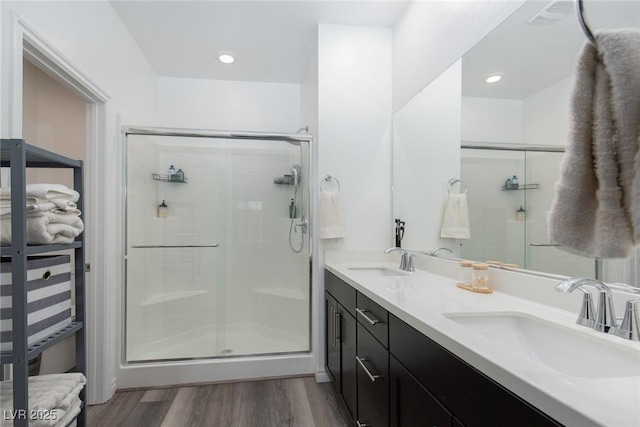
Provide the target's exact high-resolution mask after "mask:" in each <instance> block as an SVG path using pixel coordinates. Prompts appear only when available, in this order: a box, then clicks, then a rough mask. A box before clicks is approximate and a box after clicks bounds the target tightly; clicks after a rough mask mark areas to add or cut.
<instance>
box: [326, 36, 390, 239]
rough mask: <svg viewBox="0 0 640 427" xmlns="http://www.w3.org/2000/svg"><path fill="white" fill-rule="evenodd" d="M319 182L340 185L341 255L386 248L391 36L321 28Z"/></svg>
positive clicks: (388, 191)
mask: <svg viewBox="0 0 640 427" xmlns="http://www.w3.org/2000/svg"><path fill="white" fill-rule="evenodd" d="M318 34H319V39H318V43H319V44H318V46H319V47H318V52H319V53H318V55H319V59H318V76H319V78H318V91H319V108H318V123H319V129H318V136H319V138H318V139H319V140H318V162H319V165H318V176H319V177H320V178H321V177H323V176H325V175H327V174H330V175H332V176H335V177H336V178H338V180H340V184H341V195H342V201H343V207H344V217H345V233H346V237H345V238H344V239H343V240H342V241H340V242H337V243H336V242H328V241H327V242H325V243H324V244H325V247H329V246H334V245H338V247H341V248H345V249H385V248H387V247H389V246H392V243H393V241H392V233H391V230H392V220H391V192H390V189H391V48H392V43H391V38H392V33H391V30H390V29H387V28H379V27H356V26H344V25H328V24H320V26H319V29H318Z"/></svg>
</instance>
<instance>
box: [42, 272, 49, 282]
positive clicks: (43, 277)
mask: <svg viewBox="0 0 640 427" xmlns="http://www.w3.org/2000/svg"><path fill="white" fill-rule="evenodd" d="M49 279H51V270H47V271H45V272H44V274H43V275H42V280H44V281H45V282H46V281H47V280H49Z"/></svg>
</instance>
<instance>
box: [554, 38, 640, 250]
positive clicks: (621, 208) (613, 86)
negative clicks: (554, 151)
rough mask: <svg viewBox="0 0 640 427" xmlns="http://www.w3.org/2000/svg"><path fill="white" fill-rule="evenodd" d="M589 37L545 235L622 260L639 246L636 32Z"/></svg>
mask: <svg viewBox="0 0 640 427" xmlns="http://www.w3.org/2000/svg"><path fill="white" fill-rule="evenodd" d="M596 39H597V47H596V46H594V45H591V44H586V45H585V47H584V49H583V51H582V54H581V56H580V58H579V62H578V66H577V73H576V83H575V87H574V91H573V96H572V105H571V110H572V111H571V113H572V117H573V123H572V129H571V138H570V141H569V144H568V146H567V151H566V154H565V156H564V159H563V162H562V166H561V174H560V181H559V182H558V183H557V185H556V195H555V199H554V201H553V204H552V207H551V215H550V218H549V238H550V240H551V241H554V242H556V243H560V244H562V245H564V246H567V247H570V248H573V249H577V250H579V251H582V252H585V253H587V254H589V255H592V256H597V257H602V258H626V257H629V256H631V255H632V254H633V249H634V246H635V245H636V244H637V243H640V174H639V173H637V171H638V170H640V150H639V149H638V147H639V145H640V96H639V95H638V94H640V74H639V73H638V70H639V69H640V30H631V29H625V30H612V31H602V32H599V33H598V34H596Z"/></svg>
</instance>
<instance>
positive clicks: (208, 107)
mask: <svg viewBox="0 0 640 427" xmlns="http://www.w3.org/2000/svg"><path fill="white" fill-rule="evenodd" d="M158 126H162V127H182V128H195V129H218V130H244V131H269V132H296V131H297V130H298V129H299V128H300V85H298V84H286V83H258V82H239V81H229V80H204V79H184V78H175V77H160V78H158Z"/></svg>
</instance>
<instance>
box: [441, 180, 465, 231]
mask: <svg viewBox="0 0 640 427" xmlns="http://www.w3.org/2000/svg"><path fill="white" fill-rule="evenodd" d="M440 237H445V238H450V239H470V238H471V224H470V222H469V204H468V202H467V192H466V191H465V192H464V193H460V194H453V193H449V198H448V199H447V204H446V206H445V209H444V217H443V219H442V230H441V231H440Z"/></svg>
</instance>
